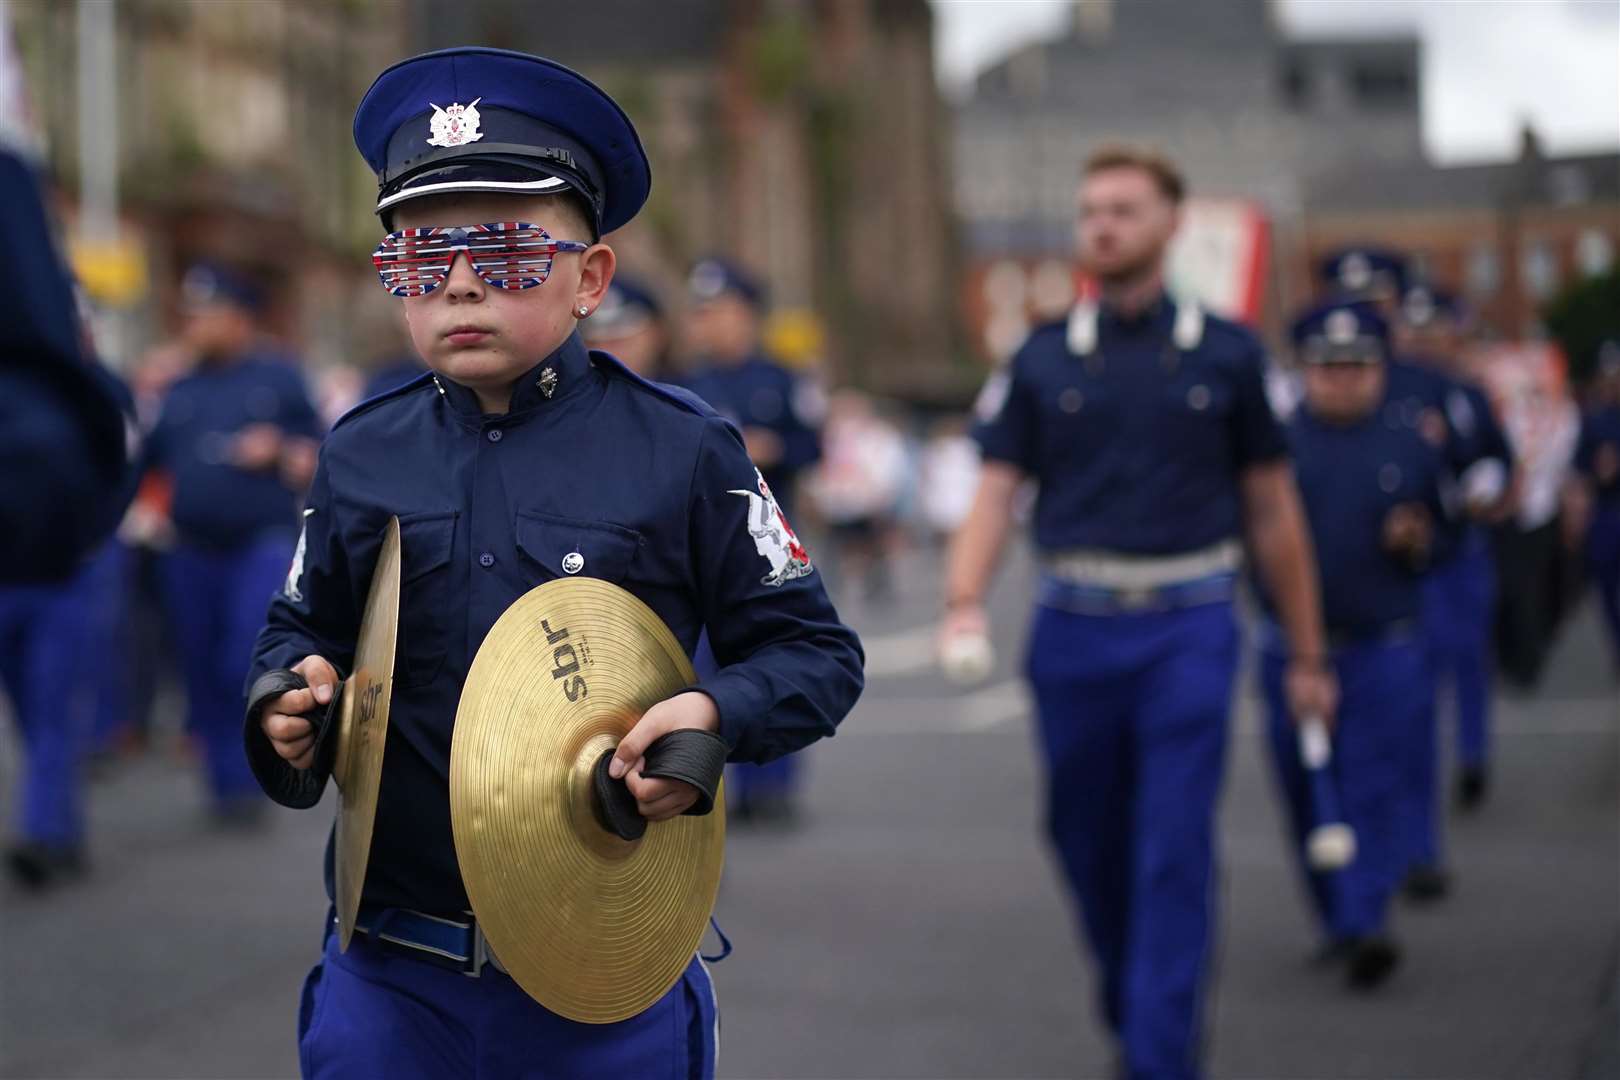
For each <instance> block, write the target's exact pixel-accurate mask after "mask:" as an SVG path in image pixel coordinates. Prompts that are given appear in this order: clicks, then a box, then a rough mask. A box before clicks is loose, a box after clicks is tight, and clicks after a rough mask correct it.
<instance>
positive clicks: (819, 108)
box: [405, 0, 965, 397]
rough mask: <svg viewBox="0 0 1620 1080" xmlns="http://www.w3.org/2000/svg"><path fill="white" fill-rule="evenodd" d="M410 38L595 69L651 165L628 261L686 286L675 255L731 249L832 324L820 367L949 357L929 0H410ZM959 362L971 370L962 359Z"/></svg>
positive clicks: (923, 369) (948, 287)
mask: <svg viewBox="0 0 1620 1080" xmlns="http://www.w3.org/2000/svg"><path fill="white" fill-rule="evenodd" d="M405 10H407V11H408V12H409V16H408V19H407V22H408V27H409V30H408V33H409V42H410V47H411V48H412V49H416V48H439V47H444V46H448V45H453V44H461V43H465V42H468V41H480V42H488V43H492V44H500V45H503V46H509V47H512V48H519V49H527V50H531V51H535V52H539V53H543V54H544V55H546V56H549V57H552V58H554V59H556V60H559V61H561V62H563V63H566V64H568V65H570V66H571V67H574V68H577V69H578V70H580V71H582V72H584V73H585V74H587V75H588V76H590V77H591V78H592V79H594V80H595V81H597V82H599V83H600V84H601V85H602V86H603V87H604V88H605V89H607V90H608V91H609V92H610V93H612V94H613V95H614V97H615V98H617V99H618V100H619V101H620V103H621V104H623V105H624V107H625V110H626V111H627V112H628V113H629V114H630V116H631V118H632V119H633V120H635V122H636V125H637V128H638V130H639V131H640V134H641V136H642V140H643V142H644V143H645V144H646V146H647V151H648V154H649V156H650V157H651V159H652V163H653V194H652V199H651V202H650V203H649V205H648V207H647V210H646V211H644V213H643V214H642V216H641V217H640V218H639V219H638V220H637V221H635V222H632V223H631V224H630V225H629V226H628V227H627V228H625V229H624V230H622V231H621V232H620V233H619V234H618V235H616V236H615V237H614V238H613V243H614V245H615V248H616V249H617V250H618V251H619V253H620V257H621V265H623V266H624V267H625V268H626V269H627V270H634V271H637V272H639V273H641V274H642V275H643V276H647V277H651V278H652V279H654V280H655V281H656V282H657V283H658V284H659V285H660V286H661V287H662V289H663V290H664V291H665V293H666V296H667V298H669V299H671V300H674V301H677V302H678V301H679V300H680V291H681V287H682V283H683V277H682V275H683V272H684V269H685V266H686V265H687V264H688V263H689V262H690V261H692V260H694V259H696V258H698V257H700V256H702V255H703V254H705V253H709V252H721V253H725V254H729V255H732V256H734V257H737V258H739V259H741V260H742V261H744V262H745V263H746V264H748V265H750V266H751V267H753V268H754V269H755V270H756V271H757V272H759V273H761V274H762V275H763V276H764V277H765V278H766V279H767V280H768V281H769V282H770V286H771V293H772V296H771V298H772V302H773V304H774V305H775V306H777V307H779V308H797V309H809V310H812V311H814V312H815V313H816V314H817V315H819V316H820V318H821V320H822V321H823V322H824V324H825V325H826V327H827V330H828V335H827V336H828V354H829V355H828V356H827V357H826V361H827V364H828V367H829V368H830V371H831V373H832V374H833V376H834V377H835V378H837V379H838V380H839V381H842V382H855V383H858V384H860V385H862V386H865V387H868V388H871V389H876V390H880V391H885V392H892V393H898V394H902V395H904V396H907V397H927V396H930V395H931V394H932V393H933V392H934V387H935V386H936V384H937V383H938V381H939V379H940V373H941V371H942V370H943V369H948V368H949V365H950V364H951V363H952V362H953V360H954V359H955V356H956V353H955V351H954V350H955V344H956V342H955V337H954V333H955V326H956V319H955V318H954V313H953V310H952V306H951V302H952V298H953V296H954V280H955V278H954V265H955V263H954V258H953V247H954V239H953V230H952V228H951V217H950V207H949V184H948V182H947V181H946V178H945V176H946V174H945V155H946V143H945V110H944V107H943V105H942V103H941V102H940V99H939V94H938V91H937V89H936V85H935V79H934V63H933V18H932V13H931V11H930V9H929V6H928V4H927V3H926V2H925V0H813V2H806V3H796V2H792V3H790V2H777V0H683V2H681V3H669V2H667V0H596V2H594V3H592V4H590V5H584V6H578V7H570V8H569V9H568V12H567V17H566V18H558V17H555V16H556V14H557V9H554V8H552V7H550V6H546V5H536V4H532V3H527V2H523V0H486V2H484V3H481V4H459V5H450V4H442V3H436V2H434V0H407V3H406V4H405ZM964 370H965V369H964Z"/></svg>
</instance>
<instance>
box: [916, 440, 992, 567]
mask: <svg viewBox="0 0 1620 1080" xmlns="http://www.w3.org/2000/svg"><path fill="white" fill-rule="evenodd" d="M918 474H919V475H918V486H919V489H920V490H919V499H918V502H919V504H920V507H919V508H920V511H921V516H922V524H923V527H924V528H925V529H926V530H927V533H928V537H929V539H930V540H933V541H935V542H943V541H944V540H946V539H948V538H949V537H950V534H951V533H953V532H955V531H956V528H957V526H959V525H961V524H962V520H963V519H964V518H966V517H967V512H968V509H969V508H970V507H971V506H972V505H973V492H974V491H975V490H976V489H977V487H978V484H979V446H978V444H977V443H975V442H974V441H973V439H972V437H971V436H969V435H968V424H967V421H966V420H965V419H959V418H952V419H947V420H941V421H939V422H938V423H936V424H934V426H933V428H932V430H931V431H930V432H929V434H928V440H927V442H926V443H924V444H923V449H922V460H921V462H920V464H919V467H918Z"/></svg>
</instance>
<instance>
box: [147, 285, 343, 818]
mask: <svg viewBox="0 0 1620 1080" xmlns="http://www.w3.org/2000/svg"><path fill="white" fill-rule="evenodd" d="M181 288H182V303H183V312H184V320H185V321H184V325H183V328H182V333H181V336H182V339H183V340H184V342H185V344H186V345H187V346H188V347H189V348H190V350H191V351H192V353H193V354H194V355H195V356H196V360H197V362H196V366H195V368H194V369H193V370H192V372H191V373H190V374H189V375H186V376H185V377H183V378H181V379H179V380H177V381H176V382H175V383H174V385H173V386H171V387H170V388H169V392H168V395H167V397H166V398H165V399H164V402H163V408H162V411H161V413H160V414H159V416H158V421H157V425H156V426H155V427H154V428H153V430H152V433H151V435H150V437H149V439H148V441H147V447H146V449H147V463H148V465H149V467H151V468H153V469H160V470H163V471H164V472H165V473H166V474H167V475H168V476H169V478H170V480H171V483H172V487H173V503H172V506H171V511H170V513H171V517H172V520H173V525H174V529H175V533H176V540H175V545H174V548H173V550H172V551H171V552H170V553H169V554H168V556H167V557H166V558H165V560H164V565H163V572H162V576H163V591H164V594H165V599H166V602H167V605H166V606H167V607H168V612H169V618H170V620H171V622H172V624H173V627H174V631H175V639H176V644H177V645H178V647H179V650H180V664H181V670H182V672H183V674H184V678H185V684H186V696H187V703H188V719H189V725H188V726H189V728H190V730H191V731H192V733H193V734H194V735H196V736H197V737H198V738H199V739H200V740H201V743H202V746H203V750H204V755H205V759H206V762H207V771H208V780H209V788H210V794H211V806H212V810H213V812H214V814H215V816H216V817H217V819H218V820H220V821H222V822H227V823H241V822H247V821H251V820H253V819H254V818H256V817H257V815H258V812H259V811H260V810H261V809H262V807H263V806H264V805H266V804H265V802H264V798H263V796H262V794H261V793H260V791H259V785H258V783H257V782H256V781H255V780H254V779H253V774H252V773H251V772H250V771H249V769H248V763H247V759H246V758H245V757H244V756H243V754H242V730H241V729H242V719H241V713H242V694H243V680H244V679H245V678H246V677H247V670H248V658H249V657H250V656H251V655H252V652H253V641H254V637H255V636H256V635H257V633H258V630H259V625H260V624H261V623H262V621H263V616H264V606H265V604H266V603H267V602H268V601H269V598H270V596H271V595H272V594H273V593H275V591H276V589H277V587H278V586H279V585H280V584H281V583H282V581H283V580H284V579H285V578H287V577H288V565H289V563H292V564H294V565H296V564H297V562H298V560H299V559H301V558H302V553H301V552H295V551H294V539H295V538H296V537H297V535H298V515H299V502H300V499H301V496H302V495H303V492H304V490H305V489H306V488H307V486H308V484H309V479H310V476H311V474H312V473H313V470H314V465H315V450H316V446H317V443H316V440H317V439H318V438H319V436H320V434H321V432H320V425H319V423H318V421H317V419H316V414H315V408H314V406H313V405H312V404H311V403H310V400H309V397H308V394H307V393H306V391H305V388H304V381H303V378H302V377H301V376H300V374H299V372H298V368H297V367H296V366H295V365H294V364H292V363H290V362H289V361H288V360H286V359H285V358H283V357H280V356H276V355H272V354H270V353H269V352H267V351H266V349H265V348H264V346H263V344H262V343H261V341H260V339H259V326H258V313H259V310H260V305H261V299H260V294H259V291H258V289H257V287H256V286H255V285H254V284H253V283H252V282H251V281H250V280H249V279H247V278H246V277H244V276H242V275H239V274H237V273H235V272H233V271H231V270H228V269H226V268H224V267H219V266H208V265H203V266H196V267H193V268H192V269H191V270H190V271H189V272H188V273H187V274H186V276H185V279H184V281H183V282H182V286H181Z"/></svg>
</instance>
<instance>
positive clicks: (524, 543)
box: [517, 510, 642, 584]
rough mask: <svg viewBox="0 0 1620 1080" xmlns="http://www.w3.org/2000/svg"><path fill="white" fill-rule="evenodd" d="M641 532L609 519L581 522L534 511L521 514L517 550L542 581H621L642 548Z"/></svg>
mask: <svg viewBox="0 0 1620 1080" xmlns="http://www.w3.org/2000/svg"><path fill="white" fill-rule="evenodd" d="M641 544H642V537H641V534H640V533H638V532H636V531H635V530H634V529H627V528H625V527H624V526H622V525H614V524H612V523H611V522H606V521H581V520H579V519H577V518H565V517H558V516H556V515H554V514H542V513H538V512H536V511H532V510H520V511H518V515H517V549H518V551H519V552H521V553H522V554H523V557H524V558H525V559H527V560H528V562H529V564H530V567H531V569H532V570H536V571H538V575H537V577H538V580H539V582H540V583H544V582H547V581H552V580H555V579H557V578H568V577H592V578H600V579H601V580H603V581H609V582H612V583H614V584H618V583H619V582H621V581H623V580H624V578H625V575H626V574H628V573H629V572H630V567H631V565H632V564H633V563H634V562H635V559H636V553H637V552H638V551H640V550H641Z"/></svg>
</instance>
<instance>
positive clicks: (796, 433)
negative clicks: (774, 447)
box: [682, 356, 821, 505]
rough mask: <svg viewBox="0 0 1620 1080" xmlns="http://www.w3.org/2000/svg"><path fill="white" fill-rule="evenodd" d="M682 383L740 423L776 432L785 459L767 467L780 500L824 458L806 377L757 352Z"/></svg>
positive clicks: (769, 478)
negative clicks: (809, 413) (810, 411)
mask: <svg viewBox="0 0 1620 1080" xmlns="http://www.w3.org/2000/svg"><path fill="white" fill-rule="evenodd" d="M682 385H683V386H684V387H685V388H686V389H687V390H690V391H691V392H692V393H694V394H696V395H697V396H698V397H700V398H702V399H703V401H704V402H705V403H707V404H708V406H709V407H710V408H711V409H713V410H714V411H715V412H717V413H719V414H720V415H721V416H723V417H725V418H726V419H727V420H730V421H731V422H732V423H733V424H736V425H737V426H738V427H761V428H767V429H769V430H770V431H773V432H775V433H776V435H777V436H778V437H779V438H780V439H781V440H782V460H780V461H778V462H777V463H776V464H775V465H773V466H772V467H771V468H769V469H766V470H765V480H766V482H767V483H769V484H770V485H771V488H772V489H773V490H774V491H775V492H776V493H777V497H778V498H780V499H784V500H785V499H789V498H791V495H792V490H793V478H794V477H795V476H796V475H797V474H798V472H799V470H801V469H803V468H804V467H805V466H807V465H810V464H813V463H814V462H815V461H816V459H817V458H819V457H820V456H821V444H820V441H819V440H818V439H817V437H816V430H815V426H814V423H815V420H816V417H814V416H807V415H805V414H806V412H807V411H808V410H807V409H806V407H805V402H806V400H807V397H808V396H809V395H808V394H807V392H806V389H805V387H804V386H803V385H802V384H801V382H800V380H799V379H797V378H796V377H795V376H794V375H793V374H792V373H791V372H789V371H788V370H787V369H786V368H784V367H782V366H781V365H780V364H776V363H773V362H772V361H770V360H767V359H766V358H764V357H762V356H755V357H751V358H750V359H748V360H745V361H743V362H742V363H741V364H737V365H735V366H730V367H728V366H724V365H715V366H713V367H708V368H704V369H703V370H700V371H698V372H695V373H694V374H692V375H691V376H689V377H688V378H687V379H686V380H685V381H684V382H683V383H682ZM784 505H786V504H785V503H784Z"/></svg>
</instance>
